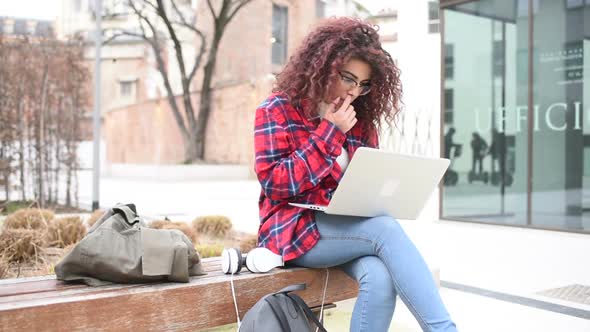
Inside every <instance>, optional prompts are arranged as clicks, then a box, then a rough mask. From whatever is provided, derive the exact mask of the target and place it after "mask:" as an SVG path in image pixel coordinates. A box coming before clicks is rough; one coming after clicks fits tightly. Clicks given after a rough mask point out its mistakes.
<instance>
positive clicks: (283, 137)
mask: <svg viewBox="0 0 590 332" xmlns="http://www.w3.org/2000/svg"><path fill="white" fill-rule="evenodd" d="M292 112H294V110H293V109H292V106H291V105H290V104H287V103H286V101H284V100H281V99H278V98H274V99H271V100H269V101H267V102H265V103H263V104H262V105H261V106H260V107H259V108H258V109H257V110H256V120H255V132H254V140H255V143H254V146H255V154H256V155H255V158H256V159H255V170H256V174H257V175H258V180H259V182H260V184H261V186H262V190H263V191H264V193H265V195H266V196H267V197H268V198H270V199H271V200H286V199H289V198H292V197H294V196H296V195H299V194H301V193H303V192H305V191H306V190H309V189H311V188H314V187H315V186H317V185H318V183H320V181H321V180H322V179H323V178H324V177H326V176H327V175H328V174H329V173H330V170H331V169H332V167H333V165H334V163H335V160H336V157H337V156H338V155H339V154H340V152H341V149H342V144H343V143H344V141H345V139H346V136H345V135H344V133H342V131H340V130H339V129H338V128H337V127H336V126H335V125H334V124H332V123H331V122H329V121H327V120H321V122H320V124H319V126H318V127H317V128H316V129H315V130H314V131H312V132H311V134H310V135H309V139H308V141H307V142H306V143H305V144H303V145H301V146H298V147H296V146H294V142H293V138H292V136H291V130H292V129H293V128H289V123H290V122H289V121H288V120H287V118H288V116H289V114H290V113H291V114H292Z"/></svg>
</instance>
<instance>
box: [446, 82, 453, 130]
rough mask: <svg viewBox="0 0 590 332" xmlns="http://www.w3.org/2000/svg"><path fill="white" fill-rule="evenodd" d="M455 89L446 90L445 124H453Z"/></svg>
mask: <svg viewBox="0 0 590 332" xmlns="http://www.w3.org/2000/svg"><path fill="white" fill-rule="evenodd" d="M453 95H454V93H453V89H445V123H448V124H451V123H453V104H454V103H453Z"/></svg>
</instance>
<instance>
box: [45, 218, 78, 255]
mask: <svg viewBox="0 0 590 332" xmlns="http://www.w3.org/2000/svg"><path fill="white" fill-rule="evenodd" d="M85 234H86V227H85V226H84V224H83V223H82V219H81V218H80V217H63V218H58V219H55V220H53V221H52V222H51V224H50V225H49V229H48V231H47V240H48V243H49V245H51V246H55V247H59V248H65V247H67V246H69V245H71V244H75V243H77V242H78V241H80V240H81V239H82V238H83V237H84V235H85Z"/></svg>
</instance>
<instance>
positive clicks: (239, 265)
mask: <svg viewBox="0 0 590 332" xmlns="http://www.w3.org/2000/svg"><path fill="white" fill-rule="evenodd" d="M232 250H233V251H234V252H235V254H236V262H237V266H236V272H234V273H239V272H240V271H242V266H243V265H244V259H243V258H242V251H240V249H238V248H232Z"/></svg>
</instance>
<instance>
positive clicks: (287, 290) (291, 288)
mask: <svg viewBox="0 0 590 332" xmlns="http://www.w3.org/2000/svg"><path fill="white" fill-rule="evenodd" d="M306 287H307V286H306V285H305V284H295V285H291V286H287V287H285V288H283V289H281V290H280V291H278V292H276V293H275V294H279V293H285V294H286V293H290V292H296V291H302V290H305V288H306Z"/></svg>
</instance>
